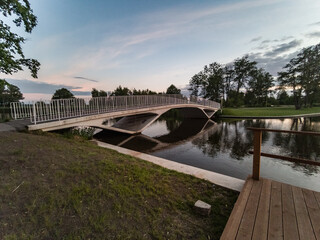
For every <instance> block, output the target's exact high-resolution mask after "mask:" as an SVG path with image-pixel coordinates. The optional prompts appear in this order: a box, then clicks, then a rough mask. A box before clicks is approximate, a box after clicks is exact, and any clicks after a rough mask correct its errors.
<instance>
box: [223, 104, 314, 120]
mask: <svg viewBox="0 0 320 240" xmlns="http://www.w3.org/2000/svg"><path fill="white" fill-rule="evenodd" d="M311 113H319V114H320V107H312V108H302V109H299V110H295V108H294V106H285V107H261V108H223V110H222V115H223V116H248V117H255V116H257V117H259V116H271V117H272V116H292V115H301V114H311Z"/></svg>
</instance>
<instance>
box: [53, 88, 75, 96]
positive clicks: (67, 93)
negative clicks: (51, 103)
mask: <svg viewBox="0 0 320 240" xmlns="http://www.w3.org/2000/svg"><path fill="white" fill-rule="evenodd" d="M66 98H74V95H73V94H72V93H71V92H70V91H69V90H68V89H66V88H60V89H58V90H56V91H55V93H54V94H53V96H52V99H66Z"/></svg>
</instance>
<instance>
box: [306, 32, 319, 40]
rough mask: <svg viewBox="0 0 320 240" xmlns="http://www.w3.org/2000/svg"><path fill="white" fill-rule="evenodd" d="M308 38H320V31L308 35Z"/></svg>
mask: <svg viewBox="0 0 320 240" xmlns="http://www.w3.org/2000/svg"><path fill="white" fill-rule="evenodd" d="M306 37H309V38H320V31H316V32H311V33H307V34H306Z"/></svg>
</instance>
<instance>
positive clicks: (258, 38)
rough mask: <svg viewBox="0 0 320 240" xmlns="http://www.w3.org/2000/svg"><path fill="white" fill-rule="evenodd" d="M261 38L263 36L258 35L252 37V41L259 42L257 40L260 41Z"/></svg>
mask: <svg viewBox="0 0 320 240" xmlns="http://www.w3.org/2000/svg"><path fill="white" fill-rule="evenodd" d="M261 39H262V37H261V36H260V37H256V38H252V39H251V41H250V42H257V41H259V40H261Z"/></svg>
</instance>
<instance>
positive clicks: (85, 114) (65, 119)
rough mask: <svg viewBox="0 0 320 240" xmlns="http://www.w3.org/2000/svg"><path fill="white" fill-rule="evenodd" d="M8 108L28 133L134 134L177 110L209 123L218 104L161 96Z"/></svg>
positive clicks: (59, 100) (185, 115)
mask: <svg viewBox="0 0 320 240" xmlns="http://www.w3.org/2000/svg"><path fill="white" fill-rule="evenodd" d="M10 107H11V115H12V117H13V118H14V119H26V118H29V119H30V121H31V123H32V124H30V125H29V126H28V128H29V130H42V131H53V130H59V129H64V128H71V127H81V126H90V127H96V128H101V129H107V130H113V131H118V132H123V133H128V134H138V133H141V132H142V131H143V130H144V129H146V128H147V127H148V126H150V125H151V124H152V123H153V122H154V121H156V120H157V119H158V118H159V117H160V116H161V115H162V114H164V113H165V112H167V111H169V110H171V109H178V110H179V111H180V112H181V113H182V115H183V116H184V117H185V118H203V119H210V118H211V117H212V116H213V115H214V113H215V112H216V111H218V110H219V109H220V104H219V103H217V102H214V101H210V100H205V99H196V98H192V97H191V98H189V99H188V98H186V97H183V96H182V95H180V94H177V95H175V94H172V95H165V94H163V95H135V96H108V97H95V98H70V99H56V100H50V101H34V102H31V103H23V102H15V103H11V106H10Z"/></svg>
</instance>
